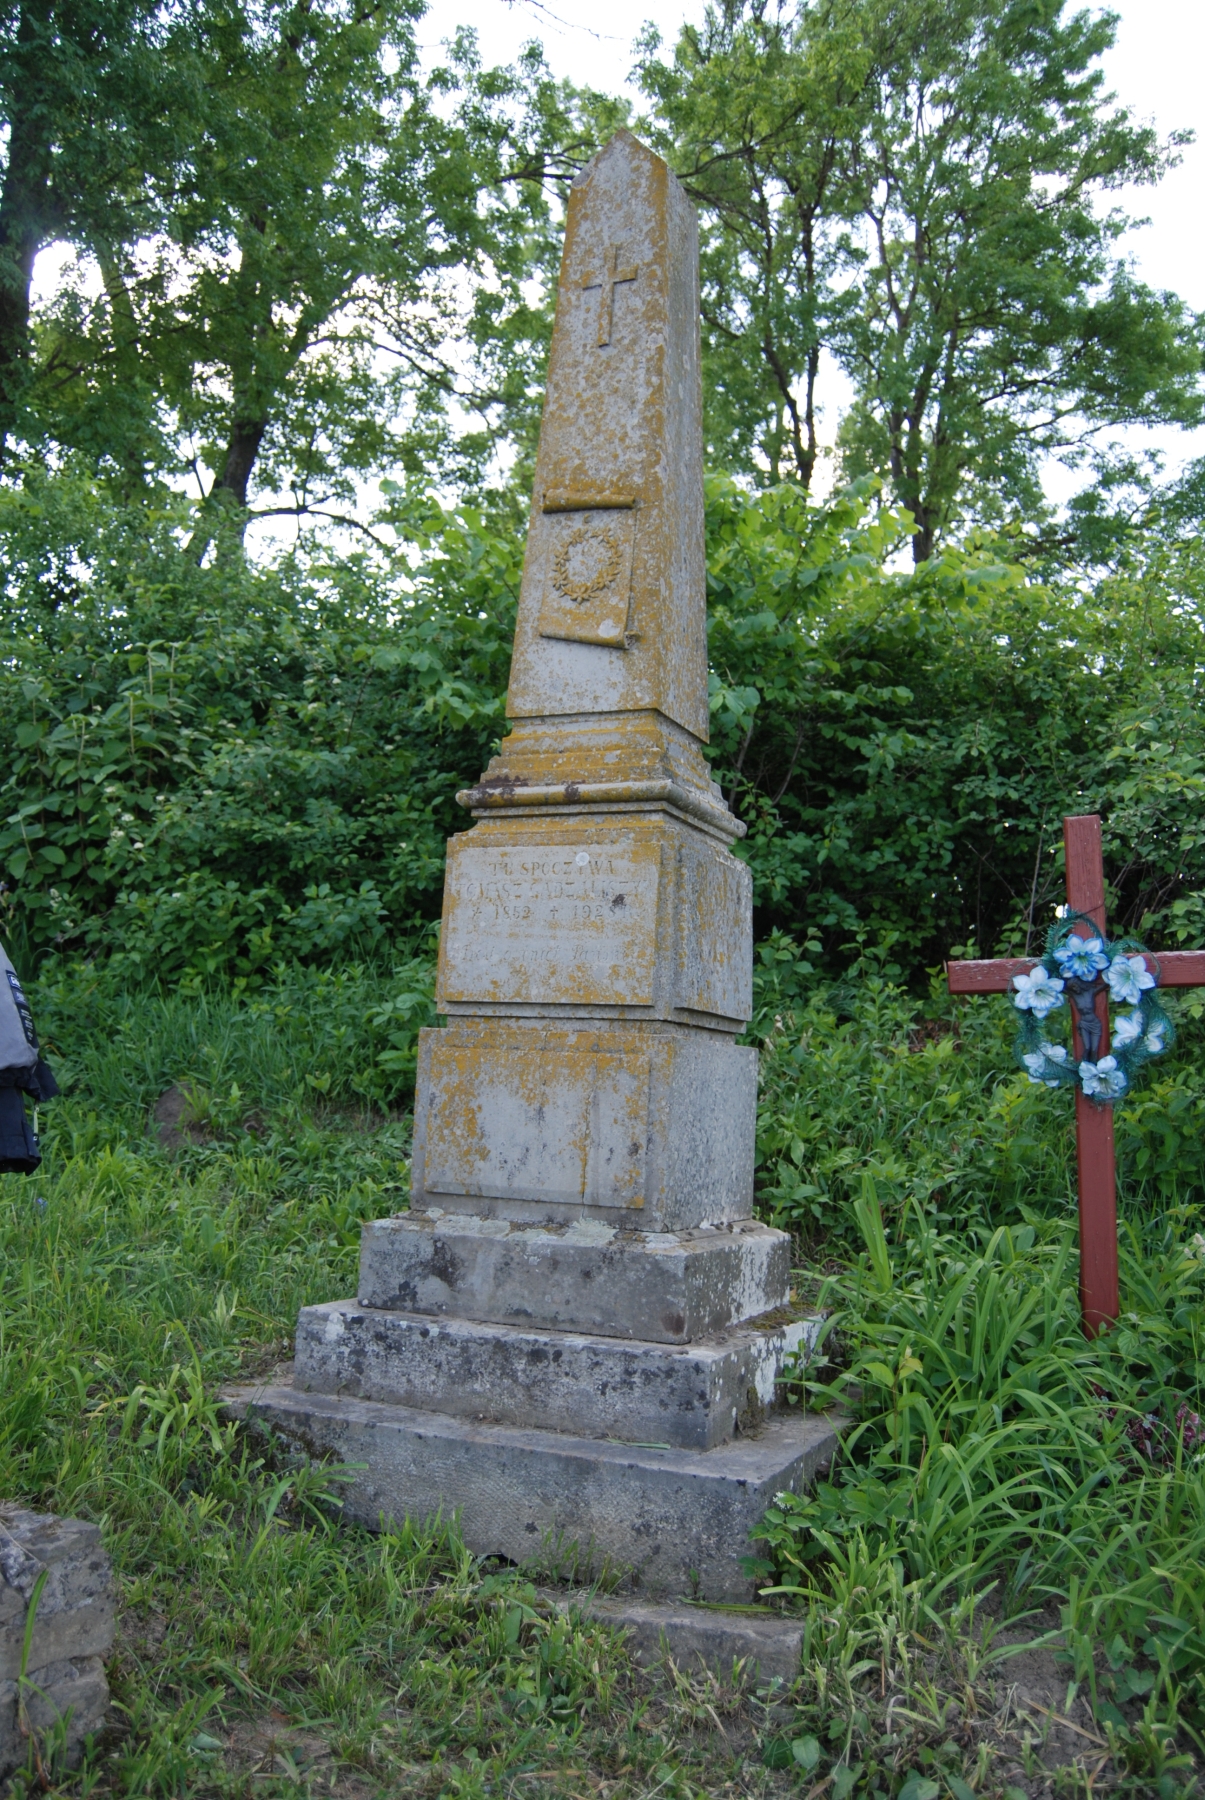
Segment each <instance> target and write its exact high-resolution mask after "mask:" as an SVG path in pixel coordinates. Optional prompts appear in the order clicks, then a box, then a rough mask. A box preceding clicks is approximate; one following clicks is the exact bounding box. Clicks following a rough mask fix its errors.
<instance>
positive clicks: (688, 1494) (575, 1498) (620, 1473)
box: [224, 1386, 837, 1602]
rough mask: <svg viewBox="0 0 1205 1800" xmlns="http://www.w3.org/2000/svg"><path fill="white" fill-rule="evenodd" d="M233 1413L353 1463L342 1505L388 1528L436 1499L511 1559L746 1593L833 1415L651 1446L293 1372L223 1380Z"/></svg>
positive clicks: (822, 1453)
mask: <svg viewBox="0 0 1205 1800" xmlns="http://www.w3.org/2000/svg"><path fill="white" fill-rule="evenodd" d="M224 1399H225V1403H226V1407H227V1409H228V1411H229V1412H230V1413H231V1414H232V1415H233V1416H234V1417H236V1418H242V1419H246V1420H248V1421H249V1422H260V1423H262V1424H264V1425H267V1426H269V1427H270V1428H271V1429H272V1430H273V1431H274V1432H275V1433H276V1434H277V1435H278V1436H279V1437H281V1438H283V1439H284V1440H285V1441H286V1442H287V1443H289V1444H291V1445H292V1446H293V1447H294V1448H295V1449H296V1450H298V1451H301V1452H302V1453H304V1454H306V1455H308V1456H314V1457H320V1458H333V1459H335V1460H337V1461H338V1462H340V1463H343V1464H346V1465H350V1466H353V1467H355V1466H356V1465H362V1466H361V1467H359V1468H357V1472H356V1475H355V1479H354V1481H353V1482H351V1483H350V1484H349V1485H348V1486H347V1487H345V1488H341V1490H340V1496H341V1499H342V1502H343V1511H344V1516H345V1517H346V1518H349V1519H351V1520H353V1521H354V1522H356V1523H358V1524H362V1525H366V1526H368V1527H369V1528H371V1529H379V1528H380V1527H381V1526H382V1524H386V1525H387V1524H389V1523H390V1522H394V1523H399V1524H400V1522H401V1521H402V1520H403V1519H405V1518H409V1519H411V1520H414V1521H422V1520H425V1519H430V1518H433V1517H434V1516H435V1515H436V1514H437V1513H442V1514H443V1516H444V1517H445V1518H450V1517H451V1516H452V1515H453V1514H457V1515H458V1517H459V1523H460V1530H461V1532H462V1534H463V1537H464V1541H465V1543H466V1544H467V1545H468V1547H469V1549H470V1550H472V1551H473V1552H474V1553H475V1554H477V1555H484V1556H504V1557H506V1558H508V1559H509V1560H510V1561H512V1562H516V1563H527V1562H536V1561H539V1562H543V1563H545V1564H547V1563H548V1562H549V1561H550V1560H553V1559H557V1560H559V1561H561V1562H562V1563H565V1562H568V1561H570V1560H572V1561H573V1562H574V1563H575V1565H576V1567H577V1568H578V1571H579V1573H582V1572H585V1571H586V1570H587V1569H588V1568H589V1567H591V1566H593V1567H594V1568H599V1567H601V1566H602V1565H603V1563H604V1562H606V1563H609V1565H610V1566H611V1567H612V1568H613V1569H620V1570H622V1571H623V1572H624V1573H625V1574H626V1575H627V1576H628V1578H629V1580H630V1581H631V1583H632V1585H634V1586H638V1587H640V1588H641V1589H643V1590H644V1591H646V1592H648V1593H652V1594H683V1593H685V1594H692V1595H694V1596H696V1597H698V1598H700V1599H706V1600H715V1601H726V1602H731V1601H749V1600H751V1599H752V1598H753V1597H754V1584H753V1582H752V1581H751V1580H750V1578H749V1577H748V1576H747V1575H746V1574H745V1573H744V1572H743V1570H742V1568H741V1559H742V1558H743V1557H747V1556H749V1555H751V1554H756V1553H757V1550H756V1546H755V1545H753V1544H752V1543H751V1542H750V1532H751V1531H752V1529H753V1528H754V1526H755V1525H757V1524H758V1522H759V1521H760V1520H761V1519H762V1517H763V1516H764V1514H765V1512H766V1509H767V1507H768V1506H770V1505H771V1504H772V1502H773V1500H774V1496H775V1495H776V1494H778V1493H781V1492H782V1491H783V1490H784V1489H789V1490H790V1491H792V1492H795V1493H798V1492H801V1491H802V1489H803V1488H805V1487H806V1486H807V1485H808V1484H809V1482H810V1481H811V1480H813V1479H814V1477H815V1476H816V1474H817V1473H818V1472H819V1471H821V1470H822V1469H824V1468H827V1466H828V1464H829V1462H830V1460H831V1458H832V1455H833V1452H834V1450H835V1448H836V1445H837V1433H836V1430H835V1429H834V1427H833V1425H832V1424H831V1423H830V1421H828V1420H827V1419H821V1418H817V1417H814V1416H812V1415H810V1414H803V1415H795V1414H783V1415H778V1416H776V1417H771V1418H769V1419H767V1421H766V1422H765V1424H764V1425H763V1426H762V1427H761V1428H760V1430H759V1431H758V1432H757V1433H756V1434H755V1435H752V1436H750V1437H742V1438H738V1439H737V1440H736V1441H735V1442H733V1443H730V1444H725V1445H723V1446H721V1447H720V1448H719V1449H715V1450H707V1451H694V1450H681V1449H675V1450H657V1449H648V1448H644V1447H642V1446H640V1445H638V1444H618V1443H606V1442H599V1441H598V1440H596V1439H591V1438H582V1437H570V1436H568V1435H561V1434H560V1433H557V1432H553V1431H532V1430H523V1429H521V1428H519V1427H517V1426H513V1425H479V1424H471V1423H469V1422H467V1421H466V1420H464V1419H455V1418H451V1417H449V1416H448V1415H446V1414H442V1413H432V1412H421V1411H418V1410H417V1409H412V1408H410V1407H404V1406H393V1405H388V1404H386V1403H384V1402H382V1401H373V1400H357V1399H351V1398H347V1397H336V1396H334V1395H327V1394H306V1393H301V1392H298V1391H297V1390H296V1389H295V1388H293V1387H291V1386H288V1387H286V1386H271V1387H267V1386H264V1387H253V1386H247V1387H239V1388H229V1389H227V1390H226V1393H225V1395H224Z"/></svg>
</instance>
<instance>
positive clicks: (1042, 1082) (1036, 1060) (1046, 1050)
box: [1021, 1044, 1067, 1088]
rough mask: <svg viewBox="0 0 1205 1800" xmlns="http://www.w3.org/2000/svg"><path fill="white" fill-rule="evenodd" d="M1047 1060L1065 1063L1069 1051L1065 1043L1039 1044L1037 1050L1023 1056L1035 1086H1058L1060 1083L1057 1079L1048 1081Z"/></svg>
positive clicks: (1022, 1059)
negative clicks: (1064, 1045) (1065, 1047)
mask: <svg viewBox="0 0 1205 1800" xmlns="http://www.w3.org/2000/svg"><path fill="white" fill-rule="evenodd" d="M1047 1060H1049V1061H1050V1062H1056V1063H1065V1062H1066V1060H1067V1052H1066V1050H1065V1049H1064V1047H1063V1045H1062V1044H1039V1045H1038V1047H1037V1049H1036V1050H1031V1051H1030V1052H1029V1054H1028V1056H1023V1057H1022V1058H1021V1061H1022V1062H1023V1063H1024V1064H1025V1067H1026V1068H1027V1069H1028V1070H1029V1079H1030V1080H1031V1081H1032V1082H1033V1084H1034V1086H1035V1087H1048V1088H1056V1087H1058V1085H1059V1084H1058V1082H1057V1081H1048V1080H1047V1078H1046V1077H1047V1070H1046V1063H1047Z"/></svg>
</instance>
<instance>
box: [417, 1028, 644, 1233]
mask: <svg viewBox="0 0 1205 1800" xmlns="http://www.w3.org/2000/svg"><path fill="white" fill-rule="evenodd" d="M440 1036H441V1037H442V1034H440ZM533 1051H534V1052H535V1054H534V1055H533V1054H531V1052H533ZM428 1092H429V1094H430V1096H431V1098H430V1110H429V1113H428V1117H427V1148H426V1174H425V1180H424V1186H425V1187H426V1189H427V1191H428V1192H429V1193H433V1194H458V1195H473V1196H478V1197H482V1198H486V1197H491V1196H492V1197H495V1198H497V1199H502V1200H552V1201H559V1202H563V1203H570V1204H575V1205H581V1204H584V1205H587V1206H643V1205H644V1184H645V1170H646V1166H647V1161H648V1113H649V1056H648V1052H647V1051H643V1050H626V1051H620V1052H618V1053H616V1052H608V1051H604V1050H600V1049H598V1048H597V1047H595V1046H589V1047H582V1046H580V1045H579V1044H573V1043H570V1044H566V1043H564V1042H558V1043H556V1044H555V1045H547V1046H545V1045H542V1044H539V1043H537V1042H534V1041H533V1042H531V1043H530V1044H529V1045H522V1044H518V1043H516V1044H513V1045H509V1046H502V1047H498V1048H493V1047H491V1048H490V1049H487V1050H484V1051H483V1050H482V1049H480V1048H478V1047H476V1046H474V1047H471V1048H470V1047H469V1046H466V1045H458V1044H449V1043H447V1042H446V1041H442V1042H441V1041H439V1039H437V1040H436V1042H435V1044H434V1045H433V1047H432V1051H431V1072H430V1086H429V1089H428Z"/></svg>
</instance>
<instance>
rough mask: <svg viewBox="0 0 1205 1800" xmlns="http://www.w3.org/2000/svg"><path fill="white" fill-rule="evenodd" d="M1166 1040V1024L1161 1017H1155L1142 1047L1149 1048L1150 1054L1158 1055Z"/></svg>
mask: <svg viewBox="0 0 1205 1800" xmlns="http://www.w3.org/2000/svg"><path fill="white" fill-rule="evenodd" d="M1166 1042H1167V1026H1166V1025H1165V1024H1164V1022H1163V1020H1162V1019H1156V1020H1155V1023H1154V1024H1153V1025H1152V1026H1151V1028H1150V1030H1149V1031H1148V1032H1147V1034H1146V1038H1145V1039H1144V1041H1143V1045H1142V1048H1143V1049H1144V1050H1149V1051H1150V1053H1151V1055H1152V1056H1159V1055H1160V1054H1161V1053H1162V1051H1163V1049H1164V1046H1165V1044H1166Z"/></svg>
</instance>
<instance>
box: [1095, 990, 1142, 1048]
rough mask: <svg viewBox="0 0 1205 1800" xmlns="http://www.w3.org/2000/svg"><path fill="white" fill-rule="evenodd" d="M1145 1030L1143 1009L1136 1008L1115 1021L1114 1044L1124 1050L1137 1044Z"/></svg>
mask: <svg viewBox="0 0 1205 1800" xmlns="http://www.w3.org/2000/svg"><path fill="white" fill-rule="evenodd" d="M1111 973H1112V970H1110V974H1111ZM1105 979H1106V981H1107V980H1108V976H1106V977H1105ZM1145 1029H1146V1020H1145V1019H1144V1018H1143V1016H1142V1009H1141V1008H1140V1007H1135V1008H1134V1011H1133V1012H1132V1013H1127V1014H1126V1016H1125V1018H1123V1019H1115V1020H1114V1022H1113V1042H1114V1043H1115V1044H1116V1045H1117V1046H1118V1048H1119V1049H1124V1047H1125V1046H1126V1044H1136V1043H1137V1042H1138V1039H1139V1038H1140V1037H1141V1036H1142V1034H1143V1031H1144V1030H1145Z"/></svg>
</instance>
